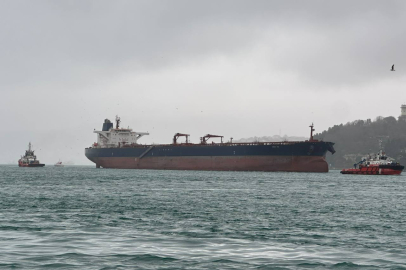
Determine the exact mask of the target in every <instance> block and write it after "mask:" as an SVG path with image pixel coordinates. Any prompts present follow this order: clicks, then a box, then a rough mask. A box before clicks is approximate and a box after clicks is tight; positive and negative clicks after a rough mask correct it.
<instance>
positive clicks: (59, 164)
mask: <svg viewBox="0 0 406 270" xmlns="http://www.w3.org/2000/svg"><path fill="white" fill-rule="evenodd" d="M54 166H55V167H64V166H65V165H63V164H62V161H60V160H59V161H58V162H57V163H55V164H54Z"/></svg>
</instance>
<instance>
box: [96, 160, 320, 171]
mask: <svg viewBox="0 0 406 270" xmlns="http://www.w3.org/2000/svg"><path fill="white" fill-rule="evenodd" d="M89 159H90V160H91V161H93V162H94V163H96V166H97V167H103V168H120V169H156V170H209V171H288V172H328V165H327V162H326V161H325V159H324V157H319V156H293V157H292V156H238V157H229V156H227V157H224V156H206V157H144V158H142V159H139V158H135V157H92V158H89Z"/></svg>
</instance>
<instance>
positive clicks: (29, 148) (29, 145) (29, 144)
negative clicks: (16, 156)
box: [28, 142, 31, 152]
mask: <svg viewBox="0 0 406 270" xmlns="http://www.w3.org/2000/svg"><path fill="white" fill-rule="evenodd" d="M28 151H29V152H31V142H29V143H28Z"/></svg>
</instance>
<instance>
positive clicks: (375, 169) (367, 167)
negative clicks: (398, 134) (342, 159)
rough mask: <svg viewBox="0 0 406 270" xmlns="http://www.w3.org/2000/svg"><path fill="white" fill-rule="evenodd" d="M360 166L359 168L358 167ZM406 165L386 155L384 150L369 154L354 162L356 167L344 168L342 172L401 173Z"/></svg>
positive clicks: (369, 173)
mask: <svg viewBox="0 0 406 270" xmlns="http://www.w3.org/2000/svg"><path fill="white" fill-rule="evenodd" d="M357 166H358V168H357ZM404 168H405V166H402V165H400V164H399V163H398V162H395V161H394V160H393V159H392V158H390V157H388V156H386V155H385V153H384V152H382V150H381V151H380V152H379V153H378V154H376V155H374V156H371V155H368V156H367V157H364V158H362V160H361V161H360V162H358V163H355V164H354V169H343V170H342V171H341V173H342V174H367V175H399V174H401V173H402V171H403V169H404Z"/></svg>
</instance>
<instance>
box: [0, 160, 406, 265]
mask: <svg viewBox="0 0 406 270" xmlns="http://www.w3.org/2000/svg"><path fill="white" fill-rule="evenodd" d="M0 184H1V189H0V192H1V194H0V242H1V243H2V244H1V245H0V254H1V255H0V268H2V269H43V268H48V269H304V268H305V269H406V267H405V265H406V255H405V252H404V251H405V250H406V244H405V243H406V236H405V235H406V226H405V225H406V200H405V194H406V193H405V191H406V178H405V176H362V175H361V176H357V175H351V176H348V175H347V176H345V175H340V174H339V172H338V171H332V172H330V173H327V174H314V173H263V172H203V171H154V170H108V169H95V168H94V167H90V166H89V167H87V166H82V167H81V166H71V167H70V166H68V167H64V168H55V167H52V166H48V167H44V168H18V167H16V166H0Z"/></svg>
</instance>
